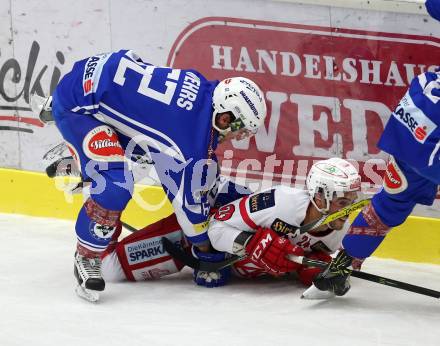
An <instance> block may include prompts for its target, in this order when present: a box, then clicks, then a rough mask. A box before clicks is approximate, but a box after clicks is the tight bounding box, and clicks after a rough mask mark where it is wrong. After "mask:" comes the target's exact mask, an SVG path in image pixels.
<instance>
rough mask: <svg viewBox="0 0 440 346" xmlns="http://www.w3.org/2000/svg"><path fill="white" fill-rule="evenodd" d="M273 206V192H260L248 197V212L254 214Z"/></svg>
mask: <svg viewBox="0 0 440 346" xmlns="http://www.w3.org/2000/svg"><path fill="white" fill-rule="evenodd" d="M274 205H275V190H274V189H272V190H270V191H267V192H261V193H258V194H256V195H253V196H250V197H249V211H250V212H251V213H255V212H257V211H260V210H264V209H267V208H271V207H273V206H274Z"/></svg>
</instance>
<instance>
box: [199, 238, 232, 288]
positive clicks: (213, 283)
mask: <svg viewBox="0 0 440 346" xmlns="http://www.w3.org/2000/svg"><path fill="white" fill-rule="evenodd" d="M192 253H193V255H194V257H197V258H198V259H200V260H202V261H206V262H221V261H223V260H225V259H226V255H227V254H226V253H224V252H202V251H200V250H199V249H197V248H196V247H195V246H193V248H192ZM230 277H231V267H230V266H227V267H225V268H222V269H220V270H219V271H215V272H206V271H201V270H197V269H194V273H193V278H194V282H195V283H196V284H197V285H199V286H205V287H209V288H211V287H219V286H224V285H226V284H227V283H228V281H229V278H230Z"/></svg>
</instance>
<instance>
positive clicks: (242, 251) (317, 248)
mask: <svg viewBox="0 0 440 346" xmlns="http://www.w3.org/2000/svg"><path fill="white" fill-rule="evenodd" d="M306 184H307V191H304V190H298V189H294V188H290V187H287V186H281V185H280V186H276V187H274V188H272V189H270V190H266V191H263V192H259V193H254V194H252V195H250V196H247V197H243V198H241V199H240V200H238V201H235V202H233V203H230V204H228V205H225V206H223V207H221V208H220V209H219V210H218V211H217V212H216V214H215V215H214V216H213V218H212V219H211V222H210V224H209V228H208V235H209V238H210V240H211V244H212V246H213V247H214V248H215V249H216V250H218V251H224V252H227V253H230V254H234V255H239V256H243V255H247V257H246V260H244V261H245V262H242V266H241V268H240V273H246V272H247V271H250V272H264V273H268V274H271V275H275V276H278V275H283V274H286V273H289V272H293V271H297V270H299V269H301V268H302V266H301V265H299V264H297V263H295V262H292V261H290V260H288V259H287V256H288V255H295V256H303V255H304V254H306V255H307V254H309V255H310V254H312V253H313V254H317V253H320V254H323V255H326V256H327V257H326V258H327V259H328V258H329V257H328V255H329V254H331V253H333V252H335V251H336V250H338V249H339V248H340V246H341V240H342V238H343V237H344V235H345V231H344V230H343V229H344V223H345V221H346V218H343V219H338V220H335V221H333V222H331V223H330V224H329V225H323V226H320V227H318V228H317V229H316V230H314V231H313V232H308V233H305V234H300V232H299V231H298V230H297V228H298V227H300V226H301V225H304V224H307V223H309V222H312V221H314V220H316V219H317V218H319V217H320V216H321V215H322V214H326V213H333V212H335V211H337V210H339V209H341V208H344V207H346V206H348V205H350V204H352V203H353V201H354V200H355V199H356V198H357V192H358V190H359V189H360V176H359V174H358V172H357V170H356V168H355V167H354V166H353V165H352V164H351V163H349V162H348V161H346V160H343V159H340V158H332V159H328V160H324V161H320V162H317V163H315V164H314V165H313V166H312V168H311V170H310V172H309V174H308V176H307V181H306ZM323 257H325V256H323ZM320 259H324V258H320ZM303 269H304V268H303ZM314 270H315V271H316V269H314Z"/></svg>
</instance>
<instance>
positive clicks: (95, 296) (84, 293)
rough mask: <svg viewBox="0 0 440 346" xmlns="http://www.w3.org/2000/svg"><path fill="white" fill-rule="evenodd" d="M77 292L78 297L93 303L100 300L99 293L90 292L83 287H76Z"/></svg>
mask: <svg viewBox="0 0 440 346" xmlns="http://www.w3.org/2000/svg"><path fill="white" fill-rule="evenodd" d="M75 292H76V294H77V295H78V297H80V298H82V299H85V300H87V301H89V302H91V303H96V302H97V301H98V300H99V292H97V291H92V290H88V289H87V288H84V287H82V286H81V285H78V286H76V289H75Z"/></svg>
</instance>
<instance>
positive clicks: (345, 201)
mask: <svg viewBox="0 0 440 346" xmlns="http://www.w3.org/2000/svg"><path fill="white" fill-rule="evenodd" d="M356 198H357V192H356V191H351V192H346V193H344V196H341V197H336V198H333V200H332V201H331V202H330V209H329V213H330V214H331V213H335V212H337V211H338V210H341V209H342V208H345V207H348V206H349V205H350V204H353V202H354V201H355V200H356ZM347 218H348V216H346V217H343V218H340V219H337V220H335V221H333V222H330V224H329V226H330V228H331V229H334V230H340V229H342V227H343V226H344V223H345V221H347Z"/></svg>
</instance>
